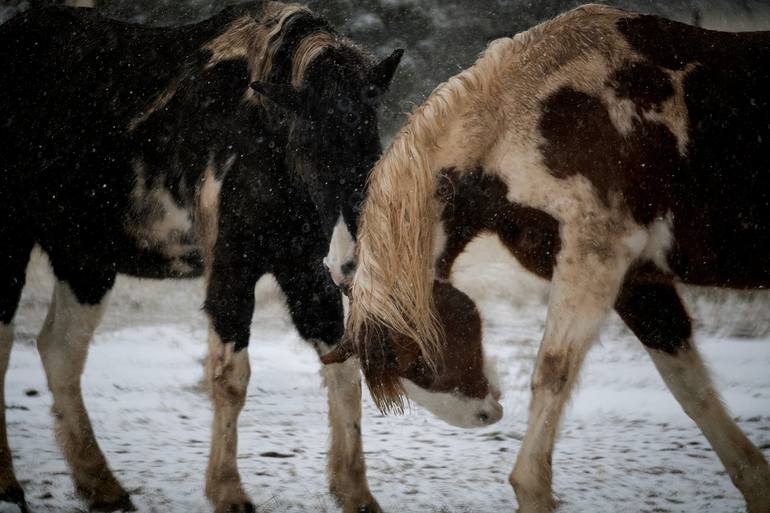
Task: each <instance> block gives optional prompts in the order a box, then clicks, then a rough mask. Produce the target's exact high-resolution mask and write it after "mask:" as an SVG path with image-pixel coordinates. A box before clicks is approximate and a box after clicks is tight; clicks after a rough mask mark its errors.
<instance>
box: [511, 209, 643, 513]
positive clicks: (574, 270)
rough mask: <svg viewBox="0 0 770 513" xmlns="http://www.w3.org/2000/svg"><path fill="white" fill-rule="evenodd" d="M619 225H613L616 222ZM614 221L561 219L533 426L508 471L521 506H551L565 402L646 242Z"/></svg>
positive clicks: (535, 380)
mask: <svg viewBox="0 0 770 513" xmlns="http://www.w3.org/2000/svg"><path fill="white" fill-rule="evenodd" d="M611 227H614V228H615V229H614V230H613V229H611ZM635 235H636V230H633V229H631V230H618V227H617V226H615V223H610V222H607V223H606V225H605V223H602V224H599V225H595V224H590V225H587V224H586V223H582V224H579V225H577V226H576V228H572V227H571V226H569V225H567V226H563V228H562V231H561V236H562V241H563V242H562V250H561V251H560V253H559V255H558V257H557V265H556V268H555V270H554V276H553V284H552V286H551V295H550V298H549V305H548V318H547V320H546V328H545V334H544V336H543V341H542V343H541V345H540V350H539V352H538V356H537V363H536V366H535V371H534V373H533V376H532V400H531V403H530V411H529V419H528V425H527V433H526V435H525V437H524V442H523V444H522V446H521V449H520V450H519V454H518V457H517V458H516V466H515V467H514V469H513V472H512V473H511V475H510V481H511V484H512V485H513V487H514V490H515V492H516V497H517V499H518V503H519V511H520V512H521V513H531V512H537V513H543V512H549V511H552V510H553V509H554V508H555V507H556V502H555V501H554V499H553V495H552V493H551V480H552V469H551V455H552V451H553V445H554V440H555V438H556V434H557V430H558V426H559V420H560V417H561V412H562V409H563V407H564V404H565V403H566V401H567V400H568V399H569V395H570V392H571V390H572V387H573V385H574V384H575V381H576V379H577V375H578V371H579V369H580V366H581V365H582V363H583V359H584V357H585V355H586V353H587V352H588V349H589V348H590V346H591V343H592V342H593V340H594V339H595V337H596V335H597V333H598V332H599V329H600V328H601V326H602V324H603V322H604V320H605V319H606V317H607V314H608V313H609V311H610V309H611V308H612V306H613V304H614V302H615V297H616V296H617V293H618V290H619V288H620V284H621V283H622V280H623V277H624V275H625V272H626V270H627V269H628V266H629V265H630V263H631V261H632V260H633V259H634V258H635V257H636V256H638V255H635V254H633V253H632V250H634V249H636V250H638V249H640V248H641V247H643V245H642V244H640V243H639V241H635V240H634V241H632V243H629V240H632V239H636V238H637V237H636V236H635Z"/></svg>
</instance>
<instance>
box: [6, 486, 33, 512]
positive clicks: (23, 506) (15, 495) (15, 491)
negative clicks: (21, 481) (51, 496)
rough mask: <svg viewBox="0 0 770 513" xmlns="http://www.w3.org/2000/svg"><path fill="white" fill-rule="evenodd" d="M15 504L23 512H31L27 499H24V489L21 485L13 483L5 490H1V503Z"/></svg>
mask: <svg viewBox="0 0 770 513" xmlns="http://www.w3.org/2000/svg"><path fill="white" fill-rule="evenodd" d="M3 502H5V503H7V504H15V505H16V506H17V507H18V508H19V510H20V511H21V513H29V508H27V501H25V500H24V490H22V488H21V486H19V485H13V486H11V487H10V488H8V489H7V490H5V491H1V492H0V503H3Z"/></svg>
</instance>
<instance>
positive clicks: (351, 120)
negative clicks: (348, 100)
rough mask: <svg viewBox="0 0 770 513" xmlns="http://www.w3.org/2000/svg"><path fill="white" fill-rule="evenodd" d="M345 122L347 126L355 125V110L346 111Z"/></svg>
mask: <svg viewBox="0 0 770 513" xmlns="http://www.w3.org/2000/svg"><path fill="white" fill-rule="evenodd" d="M345 123H346V124H347V125H349V126H356V125H357V124H358V115H357V114H356V113H355V112H348V113H347V114H345Z"/></svg>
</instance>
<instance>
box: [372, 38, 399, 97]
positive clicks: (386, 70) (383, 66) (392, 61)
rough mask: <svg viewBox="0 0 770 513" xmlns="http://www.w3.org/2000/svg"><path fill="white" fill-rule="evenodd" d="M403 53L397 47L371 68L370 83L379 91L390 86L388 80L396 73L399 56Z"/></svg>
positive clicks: (385, 89)
mask: <svg viewBox="0 0 770 513" xmlns="http://www.w3.org/2000/svg"><path fill="white" fill-rule="evenodd" d="M403 55H404V50H403V49H401V48H399V49H398V50H396V51H394V52H393V53H392V54H390V56H388V57H386V58H385V59H383V60H382V62H380V63H379V64H377V65H376V66H375V67H374V68H372V71H371V72H370V83H371V84H372V85H373V86H374V87H376V88H377V89H379V90H380V91H383V92H384V91H387V89H388V87H390V82H391V81H392V80H393V75H395V74H396V68H398V64H399V63H400V62H401V57H403Z"/></svg>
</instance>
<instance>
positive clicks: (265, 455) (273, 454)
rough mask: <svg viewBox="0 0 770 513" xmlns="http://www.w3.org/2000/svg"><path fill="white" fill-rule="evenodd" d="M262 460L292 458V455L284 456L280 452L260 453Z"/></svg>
mask: <svg viewBox="0 0 770 513" xmlns="http://www.w3.org/2000/svg"><path fill="white" fill-rule="evenodd" d="M260 456H262V457H263V458H293V457H294V454H284V453H281V452H275V451H268V452H263V453H260Z"/></svg>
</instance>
